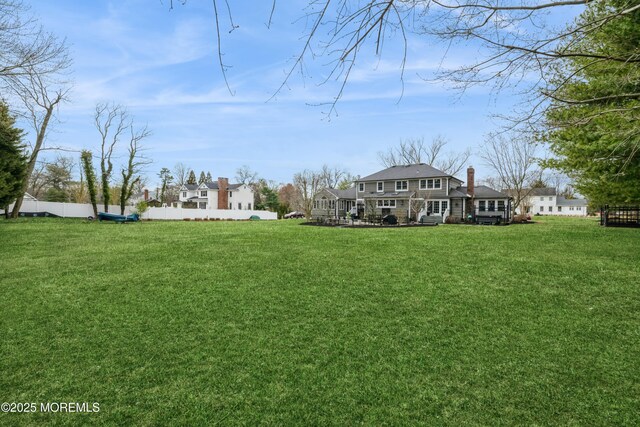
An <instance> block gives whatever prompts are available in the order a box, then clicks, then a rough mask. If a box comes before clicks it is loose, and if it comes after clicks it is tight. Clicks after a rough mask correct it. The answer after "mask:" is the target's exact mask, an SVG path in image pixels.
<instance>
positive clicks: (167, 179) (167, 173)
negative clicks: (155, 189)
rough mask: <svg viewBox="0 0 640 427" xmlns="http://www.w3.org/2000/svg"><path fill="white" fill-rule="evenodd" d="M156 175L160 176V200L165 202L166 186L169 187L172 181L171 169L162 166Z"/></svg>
mask: <svg viewBox="0 0 640 427" xmlns="http://www.w3.org/2000/svg"><path fill="white" fill-rule="evenodd" d="M158 177H159V178H160V182H161V187H160V202H162V203H165V202H166V200H165V199H166V195H167V187H169V184H171V182H173V175H171V170H169V168H162V169H160V173H159V174H158Z"/></svg>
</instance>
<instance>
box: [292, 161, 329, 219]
mask: <svg viewBox="0 0 640 427" xmlns="http://www.w3.org/2000/svg"><path fill="white" fill-rule="evenodd" d="M293 185H294V186H295V187H296V189H297V190H298V193H299V194H300V202H301V205H302V210H303V211H304V215H305V217H306V218H307V219H310V218H311V210H312V209H313V199H314V198H315V196H316V194H317V193H318V191H320V189H321V188H322V172H317V171H311V170H308V169H305V170H304V171H302V172H299V173H297V174H295V175H294V176H293Z"/></svg>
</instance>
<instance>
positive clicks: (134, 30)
mask: <svg viewBox="0 0 640 427" xmlns="http://www.w3.org/2000/svg"><path fill="white" fill-rule="evenodd" d="M174 3H175V4H174V8H173V10H170V8H169V0H164V1H160V0H119V1H113V2H107V1H81V2H79V1H77V0H75V1H67V0H57V1H55V2H52V1H49V0H33V1H31V2H30V4H31V5H32V12H34V13H35V14H36V16H37V17H38V18H39V19H40V20H41V22H42V23H43V25H44V26H45V27H46V28H47V29H48V30H50V31H52V32H53V33H55V34H56V35H58V36H59V37H66V39H67V42H68V44H69V46H70V49H71V55H72V57H73V60H74V65H73V74H72V77H73V80H74V82H75V85H74V89H73V92H72V94H71V100H70V102H69V103H68V104H65V105H63V106H62V107H61V108H60V114H59V116H60V119H61V123H59V124H57V125H56V131H55V133H53V134H52V135H51V137H50V140H49V142H48V143H49V144H52V145H53V144H56V145H64V146H66V147H69V148H74V149H81V148H90V149H96V148H97V146H98V145H97V144H98V133H97V131H96V130H95V128H94V127H93V111H94V108H95V104H96V103H97V102H100V101H109V102H115V103H118V104H122V105H125V106H127V107H128V109H129V111H130V113H131V114H132V115H133V116H134V117H135V120H136V122H137V123H140V124H143V123H146V124H148V126H149V128H150V129H151V130H152V132H153V135H152V136H151V137H150V138H149V139H148V140H147V141H146V147H147V148H148V151H147V155H148V156H149V157H151V158H152V159H153V161H154V163H153V165H151V166H150V167H149V168H148V170H147V175H148V176H149V177H150V178H151V183H152V184H153V183H154V182H155V181H156V180H157V178H156V175H157V173H158V171H159V170H160V168H162V167H169V168H172V167H173V166H174V165H175V163H177V162H183V163H185V164H187V165H188V166H190V167H191V168H193V169H194V170H196V173H199V171H201V170H205V171H210V172H211V173H212V175H213V176H214V177H217V176H226V177H229V178H231V179H233V177H234V175H235V171H236V169H237V168H238V167H240V166H242V165H247V166H249V167H250V168H251V169H253V170H255V171H257V172H258V173H259V174H260V176H262V177H264V178H266V179H269V180H274V181H276V182H282V183H285V182H290V181H291V180H292V176H293V174H294V173H296V172H298V171H301V170H303V169H319V168H321V166H322V165H323V164H325V163H326V164H328V165H330V166H340V167H343V168H346V169H348V170H349V171H350V172H351V173H353V174H358V175H363V176H364V175H368V174H370V173H373V172H375V171H376V170H379V169H381V166H380V164H379V162H378V158H377V154H378V152H380V151H384V150H386V149H388V148H389V147H391V146H393V145H397V144H398V142H399V141H400V140H401V139H406V138H417V137H424V138H425V140H427V141H429V140H431V139H432V138H433V137H435V136H436V135H442V136H444V137H446V138H447V139H448V140H449V141H450V146H449V148H450V149H452V150H460V151H462V150H463V149H465V148H466V147H471V148H472V150H474V151H475V150H477V148H478V147H479V146H480V145H481V144H482V141H483V138H484V136H485V134H486V133H487V132H490V131H492V130H494V129H495V128H496V126H497V124H496V122H494V121H493V120H492V119H491V115H492V114H495V113H504V112H506V111H509V110H510V109H511V108H513V103H514V102H516V101H517V97H515V96H514V95H513V94H512V93H508V92H502V93H501V94H500V95H499V96H498V97H494V96H491V95H490V89H488V88H475V89H472V90H470V91H468V92H467V93H465V94H464V95H463V96H462V97H459V96H458V94H457V93H456V92H454V91H453V90H451V88H450V87H448V86H447V85H445V84H442V83H429V82H426V81H424V79H423V78H422V77H428V76H431V75H432V73H433V72H434V70H436V69H437V68H438V67H440V66H445V67H453V66H455V65H456V64H461V63H465V62H468V61H469V60H472V59H473V58H474V57H475V55H477V50H476V49H475V48H474V47H473V46H458V47H457V48H456V49H453V50H452V51H450V52H449V55H448V57H447V58H446V60H445V61H444V63H443V62H442V48H441V47H435V46H433V45H431V44H430V41H429V40H426V39H424V38H418V37H411V38H410V39H409V45H408V48H409V54H408V62H407V66H406V70H405V75H404V87H403V85H402V83H401V81H400V57H399V51H400V50H399V44H398V43H397V41H394V40H389V41H387V42H386V44H385V49H384V50H383V52H382V55H381V56H380V57H377V56H376V55H375V52H373V50H374V49H373V47H370V48H368V51H366V52H363V55H362V56H361V62H360V63H358V66H357V68H356V69H355V71H354V73H353V74H352V78H351V80H350V83H349V84H348V85H347V88H346V90H345V93H344V96H343V99H342V100H340V101H339V103H338V104H337V113H338V115H337V116H332V117H331V118H330V119H328V118H327V115H326V114H325V112H326V111H327V109H328V108H327V107H326V106H316V105H312V104H322V103H325V102H329V101H331V99H332V98H333V97H334V96H335V95H336V93H337V86H336V84H335V83H332V82H329V83H328V84H319V83H320V82H321V81H322V80H323V78H324V77H325V76H326V75H327V73H328V72H329V71H330V68H329V67H328V66H327V65H326V63H327V59H326V58H324V59H322V58H321V59H319V60H317V61H315V62H307V63H306V66H307V68H306V70H307V71H308V76H307V77H305V78H303V77H301V76H300V75H298V74H295V75H294V76H293V78H292V79H291V80H290V82H289V84H288V86H287V87H285V88H284V90H282V91H281V92H280V93H278V94H277V95H276V96H275V97H274V98H273V99H271V100H270V98H271V97H272V95H274V93H276V91H277V89H278V87H279V86H280V84H281V83H282V82H283V79H284V76H285V73H286V71H287V70H288V69H289V68H290V67H291V65H292V64H293V62H292V58H294V57H295V55H296V54H297V53H299V52H300V49H301V48H302V45H303V40H302V38H301V36H302V34H303V33H304V22H301V21H296V18H298V17H300V16H302V15H303V12H302V8H301V7H296V5H302V3H304V2H301V1H292V2H287V4H286V5H285V4H284V3H283V2H279V3H278V8H279V9H277V10H276V14H275V16H274V22H273V23H272V26H271V28H270V29H267V28H266V25H265V22H266V21H267V19H268V16H269V11H270V6H271V2H262V1H260V2H256V1H254V2H243V3H242V4H243V6H244V7H243V9H242V10H241V9H240V8H238V7H236V9H235V10H233V18H234V21H235V23H236V24H237V25H239V28H237V29H236V30H234V31H233V32H232V33H231V34H228V33H226V32H224V33H223V36H224V37H223V49H222V50H223V53H224V61H225V63H226V64H227V65H229V66H231V68H229V70H228V80H229V85H230V86H231V89H232V90H233V92H234V95H233V96H232V95H231V94H230V93H229V92H228V90H227V88H226V86H225V84H224V80H223V78H222V74H221V72H220V69H219V65H218V62H217V50H216V49H217V46H216V35H215V27H214V13H213V6H212V3H211V2H210V1H207V2H202V1H196V0H191V1H188V2H187V3H186V5H181V2H180V1H179V0H178V1H174ZM247 4H251V5H252V6H251V7H249V6H247ZM222 26H223V29H224V27H225V26H226V27H229V24H228V23H227V21H225V22H224V23H223V24H222ZM403 89H404V90H403ZM402 93H403V95H402V97H400V95H401V94H402ZM471 163H472V164H473V165H474V166H475V167H476V175H477V176H478V177H480V178H482V177H483V176H486V175H488V174H489V171H487V170H486V168H485V167H484V166H483V165H482V163H481V161H479V160H478V158H477V157H476V158H472V160H471ZM461 178H463V179H464V177H461Z"/></svg>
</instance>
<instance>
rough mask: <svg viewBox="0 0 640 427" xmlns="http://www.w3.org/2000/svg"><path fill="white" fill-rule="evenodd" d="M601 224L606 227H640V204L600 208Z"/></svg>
mask: <svg viewBox="0 0 640 427" xmlns="http://www.w3.org/2000/svg"><path fill="white" fill-rule="evenodd" d="M600 225H603V226H605V227H640V206H609V205H604V206H602V207H601V208H600Z"/></svg>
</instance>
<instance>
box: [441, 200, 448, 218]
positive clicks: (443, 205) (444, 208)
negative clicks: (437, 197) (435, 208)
mask: <svg viewBox="0 0 640 427" xmlns="http://www.w3.org/2000/svg"><path fill="white" fill-rule="evenodd" d="M440 207H441V208H442V214H443V215H444V213H445V212H446V211H447V209H448V208H449V201H447V200H443V201H441V202H440Z"/></svg>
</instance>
